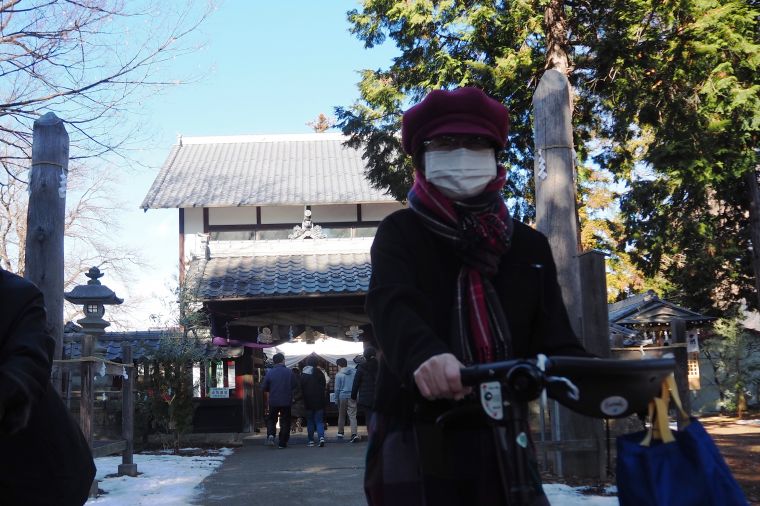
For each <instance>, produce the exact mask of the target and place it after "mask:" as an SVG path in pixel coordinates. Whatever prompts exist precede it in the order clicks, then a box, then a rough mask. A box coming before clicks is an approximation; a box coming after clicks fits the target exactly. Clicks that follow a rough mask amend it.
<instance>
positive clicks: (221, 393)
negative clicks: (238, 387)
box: [208, 388, 230, 399]
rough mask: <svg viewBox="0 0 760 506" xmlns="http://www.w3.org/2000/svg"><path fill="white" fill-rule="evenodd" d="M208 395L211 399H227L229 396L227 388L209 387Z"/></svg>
mask: <svg viewBox="0 0 760 506" xmlns="http://www.w3.org/2000/svg"><path fill="white" fill-rule="evenodd" d="M208 396H209V397H210V398H212V399H227V398H229V396H230V389H229V388H209V390H208Z"/></svg>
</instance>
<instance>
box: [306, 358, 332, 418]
mask: <svg viewBox="0 0 760 506" xmlns="http://www.w3.org/2000/svg"><path fill="white" fill-rule="evenodd" d="M326 384H327V383H326V381H325V375H324V373H323V372H322V369H320V368H319V367H312V366H306V367H304V368H303V370H302V371H301V390H302V391H303V404H304V407H305V408H306V409H308V410H315V409H324V408H325V404H326V400H325V386H326Z"/></svg>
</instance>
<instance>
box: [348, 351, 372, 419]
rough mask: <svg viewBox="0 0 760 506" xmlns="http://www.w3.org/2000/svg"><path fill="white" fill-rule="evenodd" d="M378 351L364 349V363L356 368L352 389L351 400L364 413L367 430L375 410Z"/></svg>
mask: <svg viewBox="0 0 760 506" xmlns="http://www.w3.org/2000/svg"><path fill="white" fill-rule="evenodd" d="M376 355H377V351H376V350H375V348H373V347H372V346H367V347H366V348H365V349H364V362H361V363H360V364H359V365H357V366H356V376H355V377H354V384H353V386H352V387H351V399H353V400H355V401H356V405H357V407H358V408H359V409H360V410H361V411H362V412H363V413H364V420H365V423H366V424H367V430H369V427H370V425H371V420H372V412H373V411H374V409H375V383H376V380H377V367H378V365H377V358H376Z"/></svg>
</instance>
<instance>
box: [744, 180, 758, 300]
mask: <svg viewBox="0 0 760 506" xmlns="http://www.w3.org/2000/svg"><path fill="white" fill-rule="evenodd" d="M744 183H745V184H746V186H747V200H748V201H749V202H748V203H749V237H750V241H751V242H752V250H751V253H752V269H753V270H754V271H755V296H756V299H755V300H754V303H755V309H760V189H758V186H757V167H754V168H752V169H750V170H748V171H747V172H745V173H744ZM747 302H750V301H747Z"/></svg>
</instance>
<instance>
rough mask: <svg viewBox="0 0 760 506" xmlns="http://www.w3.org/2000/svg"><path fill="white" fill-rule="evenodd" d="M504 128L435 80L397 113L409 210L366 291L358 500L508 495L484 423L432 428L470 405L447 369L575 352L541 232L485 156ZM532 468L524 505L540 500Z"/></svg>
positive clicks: (476, 500) (384, 229)
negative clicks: (368, 418)
mask: <svg viewBox="0 0 760 506" xmlns="http://www.w3.org/2000/svg"><path fill="white" fill-rule="evenodd" d="M508 126H509V115H508V113H507V110H506V108H505V107H504V106H503V105H502V104H501V103H500V102H498V101H496V100H494V99H492V98H490V97H488V96H487V95H486V94H485V93H483V92H482V91H480V90H478V89H475V88H460V89H457V90H454V91H445V90H435V91H433V92H431V93H430V94H429V95H427V97H425V99H424V100H422V102H420V103H419V104H417V105H415V106H414V107H412V108H411V109H409V110H408V111H406V113H405V114H404V116H403V122H402V131H401V137H402V145H403V148H404V150H405V151H406V153H407V154H409V155H411V156H412V157H413V160H414V162H415V167H416V173H415V183H414V186H413V187H412V189H411V191H410V192H409V195H408V202H409V206H408V209H404V210H401V211H397V212H395V213H393V214H392V215H390V216H388V217H387V218H386V219H385V220H384V221H383V222H382V223H381V224H380V227H379V228H378V231H377V235H376V236H375V240H374V243H373V245H372V278H371V281H370V289H369V293H368V294H367V299H366V310H367V313H368V315H369V317H370V319H371V320H372V324H373V328H374V333H375V337H376V339H377V342H378V344H379V347H380V348H381V350H382V352H383V360H382V361H381V363H380V370H379V375H378V380H377V389H376V397H375V409H376V415H375V418H374V426H373V427H372V430H371V431H370V433H371V434H372V436H371V438H370V442H369V447H368V450H367V451H368V454H367V468H366V474H365V491H366V494H367V499H368V502H369V504H372V505H378V504H393V505H402V504H409V505H412V504H413V505H419V504H431V505H432V504H435V505H449V504H451V505H455V504H457V505H458V504H478V505H488V504H508V503H507V499H506V498H505V497H504V494H503V491H502V486H501V482H500V475H499V466H498V463H497V458H498V456H497V455H496V450H495V448H496V444H495V442H494V439H493V432H492V431H491V429H490V428H488V426H487V425H486V424H485V423H484V422H483V420H482V419H481V418H479V417H478V416H472V417H468V418H467V419H465V420H461V421H460V422H458V423H453V424H451V426H448V427H447V428H445V429H442V428H441V427H440V426H437V425H435V424H434V422H435V420H436V418H437V417H438V416H439V415H440V414H442V413H444V412H446V411H448V410H450V409H451V408H452V407H455V406H460V405H464V404H467V403H477V402H478V401H477V399H476V398H475V396H474V395H473V394H472V393H471V392H470V390H469V389H468V388H465V387H463V386H462V383H461V380H460V373H459V369H460V368H461V367H462V366H463V365H469V364H473V363H484V362H493V361H497V360H505V359H507V358H516V357H534V356H535V355H536V354H538V353H544V354H546V355H586V352H585V351H584V350H583V348H582V347H581V345H580V344H579V343H578V340H577V339H576V337H575V336H574V334H573V331H572V329H571V327H570V323H569V321H568V316H567V312H566V310H565V307H564V304H563V302H562V298H561V295H560V289H559V285H558V284H557V279H556V269H555V265H554V261H553V259H552V254H551V250H550V248H549V244H548V242H547V240H546V238H545V237H544V236H543V235H542V234H540V233H539V232H537V231H535V230H533V229H532V228H530V227H528V226H527V225H525V224H523V223H520V222H518V221H515V220H513V219H512V218H511V216H510V215H509V211H508V210H507V207H506V205H505V202H504V199H503V195H502V189H503V186H504V183H505V181H506V170H505V168H504V167H502V166H500V165H498V164H497V153H498V151H499V150H501V149H503V148H504V147H505V145H506V142H507V132H508ZM473 412H474V413H477V410H474V411H473ZM531 471H532V472H531V476H532V481H533V483H534V487H533V488H534V499H533V500H532V501H531V502H530V504H536V505H543V504H548V501H547V500H546V496H545V495H544V494H543V491H542V489H541V482H540V477H539V475H538V471H537V468H536V467H535V466H533V467H532V469H531Z"/></svg>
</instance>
